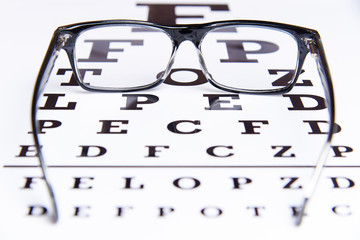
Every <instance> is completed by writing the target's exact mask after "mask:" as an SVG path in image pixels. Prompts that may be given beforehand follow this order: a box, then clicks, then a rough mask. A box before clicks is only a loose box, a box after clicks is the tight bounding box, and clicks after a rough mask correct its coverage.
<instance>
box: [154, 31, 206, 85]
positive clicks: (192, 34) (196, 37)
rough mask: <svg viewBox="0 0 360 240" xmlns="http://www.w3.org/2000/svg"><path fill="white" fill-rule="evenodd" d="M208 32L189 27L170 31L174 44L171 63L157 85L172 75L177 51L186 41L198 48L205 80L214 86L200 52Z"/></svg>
mask: <svg viewBox="0 0 360 240" xmlns="http://www.w3.org/2000/svg"><path fill="white" fill-rule="evenodd" d="M207 32H208V29H203V28H199V27H198V26H189V27H179V28H173V29H168V34H169V35H170V36H171V38H172V41H173V44H174V49H173V53H172V55H171V58H170V60H169V63H168V65H167V67H166V70H165V71H164V72H163V75H162V77H161V79H160V81H159V82H158V83H157V84H159V83H161V82H163V81H165V78H166V77H167V76H168V75H169V74H170V71H171V69H172V66H173V64H174V62H175V59H176V55H177V51H178V49H179V47H180V45H181V44H182V43H184V42H186V41H189V42H191V43H192V44H193V45H194V47H195V48H196V52H197V56H198V60H199V65H200V68H201V70H202V72H203V74H204V76H205V78H206V79H207V80H208V81H209V82H210V83H212V84H213V82H212V81H211V78H210V77H209V73H208V71H207V69H206V67H205V63H204V59H203V56H202V53H201V50H200V44H201V40H202V39H203V37H204V36H205V34H206V33H207Z"/></svg>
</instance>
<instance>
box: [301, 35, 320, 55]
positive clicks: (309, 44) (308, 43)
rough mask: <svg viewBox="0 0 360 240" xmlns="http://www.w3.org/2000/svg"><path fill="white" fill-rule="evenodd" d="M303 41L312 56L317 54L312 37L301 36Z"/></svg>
mask: <svg viewBox="0 0 360 240" xmlns="http://www.w3.org/2000/svg"><path fill="white" fill-rule="evenodd" d="M303 41H304V42H305V45H306V47H307V48H308V49H309V51H310V53H311V55H312V56H317V55H318V48H317V46H316V42H315V40H314V39H312V38H303Z"/></svg>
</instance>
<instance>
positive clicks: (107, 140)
mask: <svg viewBox="0 0 360 240" xmlns="http://www.w3.org/2000/svg"><path fill="white" fill-rule="evenodd" d="M50 5H51V4H49V3H47V2H44V3H42V2H41V1H38V2H35V3H34V4H33V5H32V4H30V3H27V2H23V1H14V2H13V3H11V4H9V6H8V8H9V13H3V16H2V17H3V18H4V19H2V20H3V21H5V18H6V17H9V19H12V23H10V24H9V26H5V30H4V31H6V34H4V35H2V40H1V41H2V42H1V43H2V44H1V47H2V52H3V53H4V56H5V58H6V60H5V59H4V61H3V60H2V64H1V65H2V66H6V67H4V68H3V69H2V71H4V72H5V75H4V78H2V83H3V88H2V96H1V100H2V101H1V102H2V103H1V104H2V105H1V106H2V109H3V115H2V121H1V123H2V124H1V127H2V137H1V146H2V148H1V150H2V158H1V163H2V168H1V170H0V176H1V184H0V189H1V192H2V193H3V194H2V200H1V204H0V206H1V207H0V216H1V217H0V219H1V220H0V221H1V227H0V239H24V238H27V239H49V238H51V239H64V238H69V239H76V238H84V239H85V238H87V239H98V238H106V239H239V238H245V239H288V238H292V239H303V238H309V239H313V238H322V239H337V238H340V237H341V238H346V239H358V238H359V236H360V231H359V230H358V225H359V222H360V217H359V209H360V204H359V201H358V199H359V197H360V195H359V192H358V182H359V181H360V178H359V173H358V172H359V171H360V168H359V166H360V165H359V164H360V163H359V161H358V144H357V141H356V136H357V133H358V132H359V128H358V124H357V121H356V107H355V106H356V104H355V103H356V101H355V100H354V98H356V93H355V91H356V89H357V87H359V84H358V82H357V81H356V77H355V76H356V72H355V70H354V69H356V63H357V65H358V63H359V60H358V59H357V58H356V56H357V55H358V54H356V53H359V48H358V47H357V45H356V43H357V39H358V38H359V36H360V32H359V30H357V29H360V28H359V17H358V15H359V11H360V6H359V4H357V3H355V2H352V1H345V2H344V3H341V4H340V3H335V2H325V1H318V2H315V3H313V2H311V3H310V1H309V2H307V3H306V4H304V6H297V8H298V10H296V11H295V12H294V6H290V5H291V4H290V3H287V2H282V1H274V2H272V3H269V2H265V1H258V2H256V4H255V2H254V3H241V2H237V1H216V2H213V1H185V2H183V1H181V3H180V2H173V1H159V2H150V1H126V2H121V3H119V2H116V3H115V2H112V1H105V2H102V3H97V2H90V3H87V2H83V1H79V2H76V3H72V2H71V3H70V2H67V3H63V4H61V6H57V9H56V11H58V13H54V12H53V10H54V9H53V6H50ZM69 6H72V7H70V9H69ZM309 6H312V8H311V7H309ZM356 7H357V12H356ZM3 9H6V7H5V8H3ZM29 9H33V11H34V12H31V11H29ZM40 9H41V10H40ZM247 9H249V10H247ZM256 9H257V10H258V11H259V12H255V10H256ZM312 9H317V10H318V11H315V12H318V13H319V14H320V16H321V17H322V18H321V17H320V18H321V19H319V18H318V17H317V16H316V14H314V13H313V12H312ZM319 9H321V10H319ZM297 11H299V13H297ZM10 12H13V13H14V16H12V14H10ZM40 12H41V13H42V14H43V15H41V16H40V15H39V16H36V17H34V18H30V16H33V15H34V14H35V15H38V14H40ZM67 12H69V13H68V14H67ZM300 12H303V13H302V14H300ZM308 12H310V13H309V14H310V16H307V13H308ZM79 13H81V14H80V15H81V16H79ZM335 13H336V14H338V15H339V16H340V17H339V19H340V20H338V21H339V22H341V21H343V22H341V24H340V23H338V25H336V26H338V27H339V28H340V26H341V28H342V31H340V30H339V32H338V33H335V32H336V31H335V29H336V28H335V27H334V30H333V29H332V28H331V26H334V23H335V22H336V21H335V20H333V19H332V17H331V14H335ZM356 14H357V15H356ZM10 15H11V16H10ZM4 16H5V17H4ZM15 16H17V17H18V19H15ZM304 16H306V17H304ZM27 19H30V20H28V21H27ZM100 19H141V20H148V21H152V22H156V23H160V24H186V23H200V22H210V21H216V20H226V19H257V20H268V21H275V22H283V23H289V24H294V25H299V26H304V27H309V28H313V29H316V30H318V31H319V33H320V34H321V36H322V39H323V42H324V45H325V51H326V53H327V58H328V61H329V64H330V70H331V73H332V77H333V84H334V90H335V98H336V99H335V101H336V107H337V108H336V110H337V111H336V112H337V115H336V131H335V134H334V141H333V142H332V145H331V148H330V151H329V157H328V161H327V163H326V167H325V169H324V170H323V173H322V175H321V179H320V181H319V184H318V187H317V188H316V191H315V194H314V197H313V198H312V199H311V201H310V203H309V206H308V208H307V209H306V216H305V217H304V219H303V223H302V224H301V226H296V225H295V220H296V219H295V215H296V213H297V211H298V210H299V208H300V206H301V204H302V201H303V193H304V189H305V188H306V186H307V185H308V183H309V181H310V179H311V176H312V173H313V170H314V165H315V164H316V161H317V159H318V157H319V154H320V152H321V148H322V146H323V144H324V142H325V140H326V131H327V127H328V120H329V117H328V112H327V109H326V106H325V99H324V98H325V97H324V91H323V86H322V85H321V81H320V78H319V74H318V72H317V68H316V64H315V61H314V59H313V58H311V56H310V55H309V56H308V57H307V59H306V61H305V64H304V66H303V69H302V72H301V74H300V76H299V79H298V81H297V84H296V85H295V87H294V88H293V89H292V90H291V91H289V92H288V93H284V94H276V95H270V96H268V95H252V94H238V93H229V92H225V91H222V90H219V89H217V88H215V87H213V86H212V85H211V84H209V83H208V82H207V81H206V78H205V76H204V75H203V73H202V72H201V70H200V66H199V63H198V55H197V52H196V51H197V50H196V48H195V47H194V46H193V45H192V44H191V43H188V42H185V43H183V44H182V45H181V46H180V48H179V49H178V52H177V55H176V57H175V62H174V65H173V67H172V71H171V72H170V74H169V76H168V77H167V78H166V80H165V82H164V83H163V84H161V85H159V86H157V87H155V88H152V89H149V90H144V91H138V92H128V93H98V92H88V91H85V90H83V89H82V88H80V87H79V86H78V85H77V83H76V81H75V79H74V76H73V74H72V71H71V68H70V64H69V61H68V58H67V56H66V54H65V52H64V51H62V52H60V55H59V57H58V59H57V60H56V63H55V66H54V68H53V70H52V72H51V75H50V78H49V81H48V83H47V85H46V87H45V89H44V92H43V93H42V95H41V97H40V99H39V107H40V109H39V111H38V119H39V120H40V127H41V129H40V133H39V137H40V142H41V145H42V150H43V153H44V156H45V160H46V163H47V165H48V174H49V177H50V179H51V181H52V183H53V187H54V190H55V194H56V198H57V202H58V205H59V216H60V218H59V222H58V223H56V224H54V223H52V222H51V221H50V217H51V213H52V211H53V210H52V208H51V203H50V198H49V196H48V192H47V191H46V186H45V182H44V180H43V178H42V173H41V171H40V168H39V163H38V159H37V158H36V154H37V153H36V149H35V146H34V142H33V139H32V133H31V127H30V103H31V98H32V93H33V87H34V84H35V79H36V74H37V72H38V69H39V66H40V64H41V61H42V57H43V56H44V54H45V51H46V47H47V44H48V42H49V41H50V38H51V34H52V32H53V30H55V28H56V27H58V26H60V25H65V24H70V23H75V22H81V21H89V20H100ZM356 20H357V22H356ZM10 22H11V21H10ZM37 25H39V28H38V29H39V30H38V29H37V27H36V26H37ZM343 31H345V32H347V34H345V36H344V33H343ZM144 34H145V33H144ZM10 36H14V37H15V38H14V39H13V40H11V39H10ZM138 36H141V35H138ZM340 36H342V37H340ZM344 38H347V42H346V44H344V43H342V44H340V43H339V41H340V40H341V41H343V40H344ZM141 40H142V41H143V46H137V47H140V48H141V47H143V48H144V47H146V42H147V41H148V39H146V36H145V35H143V39H141ZM222 41H224V42H223V43H222V46H223V48H222V49H221V50H220V52H219V53H217V54H219V56H221V58H222V59H230V60H231V57H232V55H231V51H230V50H229V44H226V39H225V40H224V39H222ZM228 41H229V40H228ZM108 44H109V52H108V54H107V56H104V57H105V58H118V57H119V56H120V55H119V54H126V52H127V51H129V49H130V48H131V47H132V46H131V44H129V43H121V44H120V45H116V42H115V39H111V40H109V42H108ZM6 46H7V47H6ZM9 46H10V47H9ZM89 46H92V48H96V44H95V43H92V44H90V45H89ZM339 46H341V50H339V49H338V47H339ZM350 46H351V47H350ZM250 47H251V46H250ZM252 47H254V49H252V51H259V48H260V49H261V46H260V47H259V46H256V44H255V45H254V46H252ZM257 47H258V48H257ZM116 48H123V50H124V51H123V52H116V51H111V49H116ZM259 55H261V54H259ZM90 57H91V56H90ZM90 57H89V58H90ZM251 57H252V58H257V57H258V56H256V55H252V56H251ZM156 59H157V56H156V54H154V58H153V61H149V62H148V64H149V66H154V68H156V67H157V62H156ZM120 67H121V66H120ZM122 67H124V66H122ZM132 70H133V71H134V72H138V71H142V66H140V65H139V66H138V67H137V68H136V69H135V68H134V69H132ZM162 70H163V69H161V68H159V74H161V71H162ZM82 71H83V73H82V74H84V75H85V76H86V77H87V79H89V81H90V80H91V79H95V80H94V81H96V79H97V78H101V77H102V72H101V70H99V69H82ZM224 71H225V70H224ZM268 74H269V75H270V76H271V78H272V83H273V84H278V85H281V84H286V83H287V81H288V79H289V77H290V76H291V74H292V70H291V69H281V68H271V69H268Z"/></svg>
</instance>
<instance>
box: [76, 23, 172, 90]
mask: <svg viewBox="0 0 360 240" xmlns="http://www.w3.org/2000/svg"><path fill="white" fill-rule="evenodd" d="M172 49H173V46H172V41H171V39H170V38H169V37H168V35H167V34H166V33H165V32H163V31H162V30H160V29H157V28H153V27H149V26H142V25H115V26H103V27H96V28H91V29H89V30H87V31H84V32H83V33H81V34H80V35H79V36H78V38H77V40H76V44H75V51H74V54H75V63H76V67H77V75H78V77H79V79H80V81H81V82H82V83H83V84H84V85H86V86H87V87H89V88H92V89H99V90H136V88H142V87H146V86H148V85H151V84H154V83H156V82H157V81H158V80H159V79H158V77H159V75H158V74H159V73H160V72H163V71H164V70H165V69H166V67H167V65H168V62H169V59H170V58H171V54H172ZM88 72H90V73H88ZM159 78H161V75H160V77H159Z"/></svg>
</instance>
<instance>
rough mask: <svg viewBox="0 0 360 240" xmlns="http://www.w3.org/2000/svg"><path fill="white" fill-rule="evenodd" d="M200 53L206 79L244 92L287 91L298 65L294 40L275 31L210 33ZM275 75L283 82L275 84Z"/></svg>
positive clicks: (231, 28) (240, 28) (247, 29)
mask: <svg viewBox="0 0 360 240" xmlns="http://www.w3.org/2000/svg"><path fill="white" fill-rule="evenodd" d="M201 52H202V56H203V58H204V64H205V67H206V70H207V72H208V74H209V78H210V79H211V80H212V81H213V82H215V83H216V84H218V85H220V86H222V87H225V88H228V89H231V90H239V91H241V90H245V91H276V90H281V89H284V88H287V87H288V86H289V85H290V84H291V83H292V82H293V81H294V77H295V71H296V70H297V64H298V58H299V55H298V52H299V51H298V45H297V41H296V39H295V38H294V37H293V36H292V35H290V34H288V33H287V32H284V31H281V30H278V29H276V28H267V27H259V26H248V25H232V26H227V27H221V28H216V29H214V30H212V31H210V32H209V33H208V34H207V35H206V36H205V37H204V39H203V40H202V43H201ZM278 74H283V75H285V74H286V76H285V78H286V79H285V81H280V82H279V81H277V82H275V80H276V79H278V78H279V75H278Z"/></svg>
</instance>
